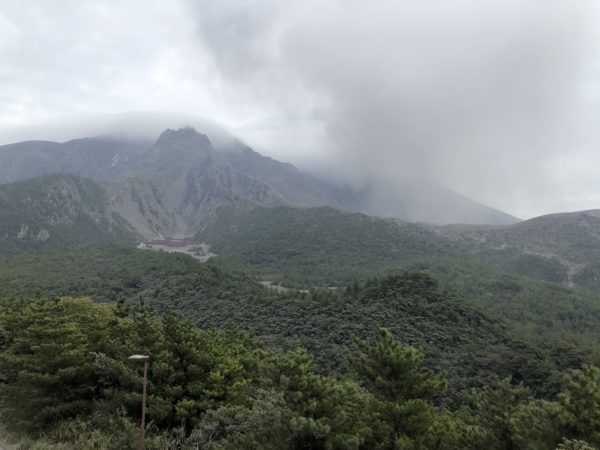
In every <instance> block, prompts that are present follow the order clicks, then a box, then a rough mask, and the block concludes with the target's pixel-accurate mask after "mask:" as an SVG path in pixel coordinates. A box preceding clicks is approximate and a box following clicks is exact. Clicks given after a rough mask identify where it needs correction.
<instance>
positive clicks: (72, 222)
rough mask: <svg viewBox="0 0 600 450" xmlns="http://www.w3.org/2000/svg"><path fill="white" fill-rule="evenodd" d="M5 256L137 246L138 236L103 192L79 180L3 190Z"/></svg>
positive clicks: (49, 179) (51, 179) (38, 181)
mask: <svg viewBox="0 0 600 450" xmlns="http://www.w3.org/2000/svg"><path fill="white" fill-rule="evenodd" d="M0 224H1V225H0V254H1V255H7V254H15V253H24V252H32V251H39V250H48V249H59V248H73V247H80V246H84V245H93V244H134V243H135V242H136V234H135V232H134V231H133V230H132V229H131V227H130V226H129V225H128V224H127V223H126V222H125V220H124V219H123V218H122V217H121V216H119V215H118V214H115V213H113V212H111V211H110V209H109V207H108V198H107V196H106V194H105V192H104V191H103V190H102V188H101V187H100V186H99V185H97V184H96V183H95V182H93V181H91V180H86V179H84V178H80V177H77V176H75V175H48V176H44V177H39V178H33V179H30V180H26V181H18V182H14V183H10V184H5V185H1V186H0Z"/></svg>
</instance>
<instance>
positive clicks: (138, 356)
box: [127, 355, 150, 362]
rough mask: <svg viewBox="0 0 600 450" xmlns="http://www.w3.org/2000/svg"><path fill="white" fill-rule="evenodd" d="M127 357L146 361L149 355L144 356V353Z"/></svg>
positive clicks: (130, 359) (137, 360)
mask: <svg viewBox="0 0 600 450" xmlns="http://www.w3.org/2000/svg"><path fill="white" fill-rule="evenodd" d="M127 359H128V360H129V361H136V362H145V361H148V360H149V359H150V357H149V356H145V355H131V356H130V357H128V358H127Z"/></svg>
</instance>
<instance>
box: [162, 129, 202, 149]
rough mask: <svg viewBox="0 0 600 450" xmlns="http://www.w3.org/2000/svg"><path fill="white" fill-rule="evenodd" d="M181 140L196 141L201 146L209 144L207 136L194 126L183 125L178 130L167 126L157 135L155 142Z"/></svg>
mask: <svg viewBox="0 0 600 450" xmlns="http://www.w3.org/2000/svg"><path fill="white" fill-rule="evenodd" d="M181 141H185V142H186V143H197V144H200V145H201V146H203V147H204V146H206V145H211V143H210V140H209V139H208V136H206V135H205V134H202V133H198V132H197V131H196V129H195V128H194V127H184V128H179V129H178V130H172V129H170V128H167V129H166V130H165V131H163V132H162V133H161V135H160V136H159V137H158V140H157V141H156V143H157V144H161V143H175V142H178V143H179V142H181Z"/></svg>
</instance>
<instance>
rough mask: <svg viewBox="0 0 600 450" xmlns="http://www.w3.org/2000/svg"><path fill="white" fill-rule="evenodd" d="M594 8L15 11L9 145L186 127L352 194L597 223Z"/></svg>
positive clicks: (599, 86)
mask: <svg viewBox="0 0 600 450" xmlns="http://www.w3.org/2000/svg"><path fill="white" fill-rule="evenodd" d="M595 3H596V2H594V1H593V0H578V1H577V2H567V1H564V0H563V1H558V0H556V1H554V0H527V1H523V0H503V1H499V0H488V1H478V0H451V1H442V0H423V1H419V2H416V1H406V0H396V1H392V0H373V1H369V2H363V1H358V0H328V1H317V0H307V1H304V2H282V1H278V0H252V1H249V0H202V1H195V0H180V1H174V2H160V1H148V0H143V1H142V0H128V1H124V2H118V3H117V2H110V1H105V2H102V1H96V2H79V1H75V0H58V1H56V2H53V4H52V6H51V7H50V6H49V5H48V3H47V2H45V1H41V0H40V1H35V0H31V1H27V2H23V1H18V0H8V1H6V2H4V3H3V8H2V9H0V98H1V99H2V102H1V103H0V141H2V143H4V142H7V141H9V140H11V139H12V140H14V139H16V138H19V139H23V138H27V137H35V138H40V137H43V136H42V135H43V134H44V133H46V134H47V137H55V136H57V138H64V139H66V138H69V137H76V136H77V135H76V133H78V132H79V133H82V132H84V131H85V132H86V133H87V132H90V133H91V132H93V131H98V132H104V131H105V129H106V126H107V124H109V123H110V122H111V120H108V119H106V117H108V116H107V115H108V114H113V113H122V112H126V111H132V110H136V111H149V110H153V111H176V112H179V113H184V114H187V116H185V117H186V122H190V121H193V120H192V119H188V118H189V117H191V116H192V115H193V116H194V117H195V116H201V117H206V118H208V119H211V120H212V121H215V122H218V123H222V124H223V125H224V126H225V127H226V128H228V129H229V130H231V131H232V132H234V133H236V134H238V135H240V136H241V137H242V138H244V139H246V140H247V141H249V143H250V144H252V145H254V146H256V147H257V149H258V150H261V151H263V152H265V153H268V154H270V155H272V156H274V157H277V158H280V159H284V160H288V161H291V162H295V163H298V164H300V165H302V166H305V167H309V168H313V169H315V170H318V171H321V172H324V173H327V174H328V175H331V176H335V177H336V178H337V179H339V180H343V181H349V180H350V181H352V182H354V183H361V182H366V181H368V180H370V179H373V178H381V179H386V180H388V181H390V180H391V181H393V180H410V179H411V178H417V179H419V180H421V181H422V180H434V181H435V182H438V183H441V184H445V185H448V186H450V187H452V188H454V189H456V190H458V191H459V192H461V193H463V194H466V195H468V196H470V197H472V198H475V199H477V200H479V201H482V202H484V203H488V204H490V205H492V206H495V207H498V208H501V209H504V210H506V211H508V212H511V213H513V214H516V215H519V216H521V217H528V216H531V215H534V214H540V213H544V212H552V211H558V210H575V209H583V208H592V207H600V182H599V181H598V180H597V176H596V174H595V167H598V163H600V155H599V153H600V152H598V151H597V148H596V146H597V145H598V143H600V139H599V138H600V136H598V131H597V129H596V128H597V126H596V124H597V123H598V119H600V117H598V116H599V113H600V103H599V100H600V78H599V74H600V70H599V67H598V63H597V61H599V60H600V59H599V58H598V56H600V55H599V53H600V52H599V48H598V43H599V42H600V39H599V37H600V33H599V31H598V28H599V27H600V10H599V7H597V6H595ZM86 116H89V117H90V118H88V119H84V120H82V119H81V118H82V117H86ZM116 117H117V119H118V121H120V118H122V116H116ZM165 117H166V116H165ZM174 117H176V116H173V115H171V116H169V118H168V119H164V122H165V123H171V122H173V118H174ZM99 118H103V119H102V120H100V119H99ZM96 120H97V121H98V122H101V123H102V124H103V125H102V126H100V127H96V128H94V126H93V125H90V124H92V123H93V122H94V121H96ZM113 120H114V119H113ZM177 120H179V119H177ZM182 120H183V119H182ZM194 120H195V119H194ZM58 123H60V124H65V123H67V124H68V123H71V124H74V125H73V126H71V127H66V128H65V126H60V127H59V126H57V125H56V124H58ZM127 123H128V124H129V123H132V122H131V121H129V122H127ZM154 123H163V119H161V120H155V121H154ZM155 128H156V126H148V127H143V126H141V125H140V129H146V130H148V132H149V133H150V134H151V133H154V132H155V131H154V130H155ZM121 131H122V130H121Z"/></svg>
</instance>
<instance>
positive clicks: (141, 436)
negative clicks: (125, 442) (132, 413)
mask: <svg viewBox="0 0 600 450" xmlns="http://www.w3.org/2000/svg"><path fill="white" fill-rule="evenodd" d="M147 382H148V361H144V393H143V394H142V430H141V434H140V449H141V450H144V449H145V448H146V447H144V429H145V427H146V384H147Z"/></svg>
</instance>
